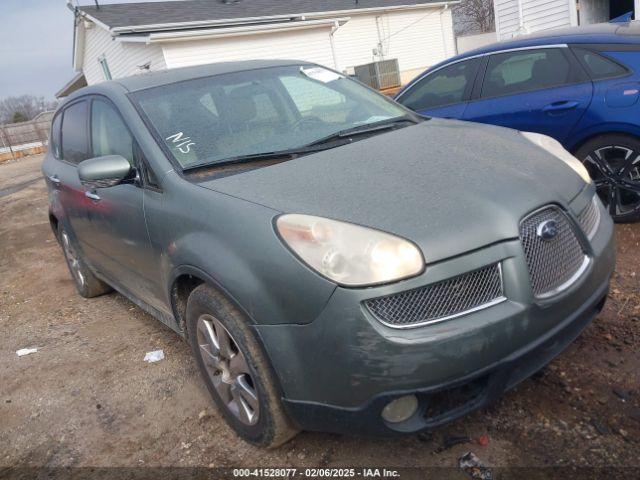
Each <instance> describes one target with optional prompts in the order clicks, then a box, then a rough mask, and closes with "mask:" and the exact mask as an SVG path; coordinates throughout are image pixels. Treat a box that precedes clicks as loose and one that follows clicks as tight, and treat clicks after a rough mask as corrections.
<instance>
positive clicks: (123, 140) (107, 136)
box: [91, 100, 134, 165]
mask: <svg viewBox="0 0 640 480" xmlns="http://www.w3.org/2000/svg"><path fill="white" fill-rule="evenodd" d="M91 146H92V148H93V156H94V157H102V156H104V155H121V156H123V157H124V158H126V159H127V160H129V163H131V165H133V164H134V163H133V137H132V136H131V133H130V132H129V129H128V128H127V126H126V125H125V124H124V122H123V121H122V118H120V115H119V114H118V112H117V111H116V110H115V109H114V108H113V107H112V106H111V105H110V104H109V103H107V102H105V101H103V100H94V101H93V104H92V106H91Z"/></svg>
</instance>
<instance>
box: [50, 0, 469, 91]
mask: <svg viewBox="0 0 640 480" xmlns="http://www.w3.org/2000/svg"><path fill="white" fill-rule="evenodd" d="M456 3H458V0H445V1H442V0H292V1H287V2H282V1H278V0H236V1H232V0H190V1H171V2H162V3H132V4H117V5H102V4H100V5H99V6H95V5H91V6H81V7H73V6H71V4H69V5H70V8H72V9H73V11H74V14H75V18H76V21H75V41H74V55H73V63H74V67H75V69H76V71H78V72H83V73H84V76H85V78H86V82H87V83H88V84H89V85H91V84H94V83H97V82H101V81H104V80H105V79H109V78H118V77H124V76H128V75H135V74H139V73H143V72H145V71H147V70H160V69H164V68H175V67H183V66H189V65H199V64H204V63H212V62H221V61H229V60H246V59H264V58H274V59H300V60H307V61H313V62H317V63H320V64H323V65H327V66H329V67H332V68H334V69H336V70H339V71H343V72H346V73H352V71H353V67H355V66H357V65H362V64H367V63H370V62H372V61H375V60H389V59H397V60H398V62H399V68H400V72H401V78H402V80H403V82H404V81H408V80H409V79H411V78H413V77H414V76H415V75H416V74H417V73H419V72H421V71H422V70H424V69H425V68H426V67H428V66H430V65H432V64H434V63H436V62H439V61H441V60H443V59H445V58H447V57H450V56H452V55H454V54H455V53H456V44H455V38H454V34H453V24H452V15H451V6H453V5H455V4H456ZM61 93H68V92H61Z"/></svg>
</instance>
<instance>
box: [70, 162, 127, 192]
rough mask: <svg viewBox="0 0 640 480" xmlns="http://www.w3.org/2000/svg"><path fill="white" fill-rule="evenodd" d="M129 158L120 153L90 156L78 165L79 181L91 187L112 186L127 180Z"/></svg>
mask: <svg viewBox="0 0 640 480" xmlns="http://www.w3.org/2000/svg"><path fill="white" fill-rule="evenodd" d="M132 170H133V169H132V168H131V164H130V163H129V160H127V159H126V158H124V157H121V156H120V155H106V156H104V157H96V158H90V159H89V160H85V161H84V162H80V164H79V165H78V176H79V177H80V183H82V184H83V185H85V186H87V187H92V188H106V187H114V186H116V185H118V184H120V183H122V182H123V181H124V180H127V179H128V178H129V176H130V175H131V172H132Z"/></svg>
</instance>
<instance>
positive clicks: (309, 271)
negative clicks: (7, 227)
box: [43, 61, 614, 446]
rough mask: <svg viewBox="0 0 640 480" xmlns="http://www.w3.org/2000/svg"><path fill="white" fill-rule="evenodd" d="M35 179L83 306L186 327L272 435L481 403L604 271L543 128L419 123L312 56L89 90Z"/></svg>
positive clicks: (562, 330) (572, 318)
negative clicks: (97, 299)
mask: <svg viewBox="0 0 640 480" xmlns="http://www.w3.org/2000/svg"><path fill="white" fill-rule="evenodd" d="M43 172H44V175H45V177H46V179H47V183H48V186H49V197H50V213H49V218H50V222H51V225H52V227H53V230H54V232H55V233H56V235H57V238H58V239H59V241H60V243H61V246H62V248H63V251H64V254H65V257H66V260H67V263H68V265H69V270H70V272H71V275H72V277H73V279H74V280H75V284H76V286H77V289H78V291H79V293H80V294H81V295H82V296H84V297H94V296H97V295H101V294H104V293H107V292H110V291H111V290H112V289H115V290H117V291H118V292H120V293H121V294H122V295H125V296H126V297H128V298H130V299H131V301H133V302H134V303H135V304H136V305H138V306H140V308H142V309H144V310H146V311H147V312H150V313H151V314H152V315H153V316H155V317H156V318H157V319H158V320H160V321H161V322H163V323H164V324H166V325H168V326H169V327H171V328H172V329H174V330H175V331H176V332H177V333H178V334H179V335H181V336H183V337H184V338H185V339H186V340H187V341H188V342H189V344H190V346H191V348H192V350H193V354H194V356H195V358H196V360H197V364H198V367H199V369H200V371H201V373H202V378H203V380H204V383H205V384H206V386H207V388H208V390H209V392H210V393H211V396H212V397H213V400H214V401H215V403H216V404H217V405H218V407H219V409H220V411H221V413H222V415H223V416H224V418H225V419H226V421H227V422H228V423H229V425H231V427H233V428H234V429H235V431H236V432H237V433H238V434H239V435H240V436H241V437H242V438H244V439H246V440H248V441H250V442H252V443H255V444H258V445H262V446H276V445H279V444H281V443H283V442H284V441H286V440H288V439H289V438H291V437H292V436H293V435H294V434H295V433H296V432H298V431H300V430H318V431H328V432H345V433H353V434H365V435H382V436H389V435H399V434H409V433H415V432H419V431H422V430H426V429H432V428H434V427H436V426H438V425H441V424H443V423H446V422H449V421H451V420H453V419H455V418H457V417H459V416H461V415H464V414H466V413H468V412H470V411H472V410H474V409H477V408H480V407H483V406H486V405H487V404H489V403H490V402H492V401H493V400H495V399H496V398H498V397H499V396H500V395H501V394H502V393H503V392H505V391H506V390H508V389H510V388H512V387H513V386H515V385H516V384H517V383H519V382H521V381H522V380H524V379H526V378H527V377H528V376H530V375H531V374H533V373H534V372H535V371H537V370H539V369H540V368H542V367H543V366H544V365H545V364H547V363H548V362H549V361H551V360H552V359H553V358H554V357H555V356H556V355H558V354H559V353H560V352H562V351H563V350H564V349H565V348H566V347H567V346H568V345H569V344H570V343H571V342H572V341H573V340H574V339H575V338H576V337H577V336H578V335H579V334H580V332H581V331H582V330H583V329H584V328H585V327H586V326H587V325H588V324H589V323H590V322H591V321H592V320H593V318H594V317H595V316H596V315H597V314H598V312H599V311H600V310H601V309H602V306H603V304H604V302H605V298H606V295H607V289H608V286H609V281H610V277H611V274H612V271H613V268H614V245H613V227H612V221H611V219H610V218H609V216H608V215H607V213H606V211H605V210H604V209H603V207H602V204H601V203H600V200H598V197H597V196H596V195H595V186H594V184H593V182H592V181H591V180H590V179H589V176H588V174H587V173H586V171H585V169H584V168H583V167H582V165H581V164H580V162H578V161H577V160H576V159H575V158H574V157H572V156H571V155H570V154H569V153H567V152H566V151H565V150H564V149H563V148H562V147H561V146H560V145H559V144H558V143H557V142H556V141H554V140H553V139H551V138H549V137H545V136H541V135H537V134H531V133H526V132H518V131H514V130H509V129H505V128H498V127H493V126H487V125H474V124H471V123H464V122H460V121H451V120H437V119H429V118H423V117H420V116H417V115H416V114H414V113H412V112H410V111H408V110H406V109H405V108H404V107H402V106H400V105H398V104H396V103H394V102H393V101H391V100H389V99H387V98H385V97H383V96H382V95H380V94H378V93H376V92H374V91H372V90H370V89H368V88H367V87H364V86H363V85H361V84H359V83H357V82H355V81H353V80H351V79H349V78H347V77H345V76H343V75H342V74H340V73H337V72H334V71H332V70H328V69H325V68H323V67H320V66H318V65H313V64H308V63H304V62H297V61H253V62H246V63H225V64H217V65H207V66H200V67H193V68H186V69H176V70H170V71H165V72H160V73H151V74H145V75H139V76H135V77H131V78H126V79H120V80H116V81H110V82H105V83H102V84H99V85H94V86H90V87H87V88H84V89H81V90H79V91H78V92H76V93H74V94H73V95H71V96H70V97H69V98H68V99H67V100H66V101H65V102H64V103H63V104H62V105H60V107H59V109H58V111H57V113H56V115H55V118H54V120H53V126H52V133H51V148H50V151H49V153H48V154H47V156H46V159H45V161H44V165H43Z"/></svg>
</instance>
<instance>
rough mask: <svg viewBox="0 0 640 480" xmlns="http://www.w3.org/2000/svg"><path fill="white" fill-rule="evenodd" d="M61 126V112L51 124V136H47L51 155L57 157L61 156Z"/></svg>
mask: <svg viewBox="0 0 640 480" xmlns="http://www.w3.org/2000/svg"><path fill="white" fill-rule="evenodd" d="M61 127H62V113H59V114H58V115H56V117H55V118H54V119H53V123H52V124H51V136H50V137H49V147H50V148H51V152H52V153H53V156H54V157H55V158H57V159H60V158H62V149H61V148H60V131H61V129H62V128H61Z"/></svg>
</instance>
